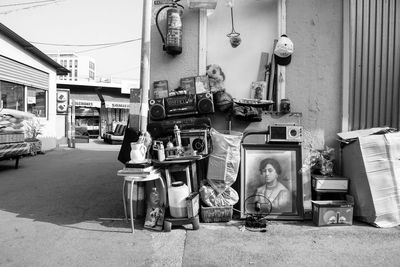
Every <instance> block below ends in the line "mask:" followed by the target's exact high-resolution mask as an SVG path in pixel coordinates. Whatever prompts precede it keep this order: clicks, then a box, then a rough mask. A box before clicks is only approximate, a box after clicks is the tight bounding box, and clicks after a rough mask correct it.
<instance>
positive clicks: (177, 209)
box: [168, 182, 189, 218]
mask: <svg viewBox="0 0 400 267" xmlns="http://www.w3.org/2000/svg"><path fill="white" fill-rule="evenodd" d="M188 196H189V187H188V186H187V185H186V184H184V183H183V182H173V183H172V184H171V186H170V187H169V188H168V201H169V211H170V214H171V216H172V217H175V218H183V217H187V204H186V198H187V197H188Z"/></svg>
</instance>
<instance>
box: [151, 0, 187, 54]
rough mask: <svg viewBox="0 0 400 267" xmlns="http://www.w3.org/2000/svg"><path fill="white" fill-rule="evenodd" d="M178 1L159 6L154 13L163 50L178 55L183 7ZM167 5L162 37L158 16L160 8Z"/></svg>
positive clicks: (180, 47) (180, 50) (179, 51)
mask: <svg viewBox="0 0 400 267" xmlns="http://www.w3.org/2000/svg"><path fill="white" fill-rule="evenodd" d="M179 1H180V0H175V1H174V2H173V3H171V4H167V5H165V6H163V7H161V8H160V9H159V10H158V12H157V15H156V26H157V29H158V32H159V33H160V36H161V39H162V42H163V50H164V51H165V52H167V53H168V54H171V55H178V54H180V53H182V13H183V8H184V7H183V6H182V5H180V4H178V3H177V2H179ZM168 7H169V9H168V10H167V33H166V36H165V38H164V35H163V33H162V32H161V30H160V26H159V25H158V16H159V15H160V13H161V11H162V10H164V9H165V8H168Z"/></svg>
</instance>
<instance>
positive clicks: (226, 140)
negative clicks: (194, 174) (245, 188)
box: [207, 128, 243, 194]
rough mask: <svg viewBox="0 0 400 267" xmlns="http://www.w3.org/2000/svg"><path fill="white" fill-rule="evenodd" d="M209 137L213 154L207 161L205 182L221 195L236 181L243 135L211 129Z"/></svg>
mask: <svg viewBox="0 0 400 267" xmlns="http://www.w3.org/2000/svg"><path fill="white" fill-rule="evenodd" d="M210 135H211V140H212V144H213V152H212V153H211V154H210V157H209V160H208V170H207V181H208V183H209V184H210V186H211V187H212V188H213V189H215V190H216V191H217V193H218V194H221V193H223V192H224V191H225V190H226V189H227V188H229V187H230V186H231V185H232V184H233V183H234V182H235V181H236V178H237V175H238V172H239V165H240V143H241V140H242V135H243V134H242V133H240V134H236V135H234V134H222V133H219V132H218V131H216V130H215V129H213V128H212V129H211V131H210Z"/></svg>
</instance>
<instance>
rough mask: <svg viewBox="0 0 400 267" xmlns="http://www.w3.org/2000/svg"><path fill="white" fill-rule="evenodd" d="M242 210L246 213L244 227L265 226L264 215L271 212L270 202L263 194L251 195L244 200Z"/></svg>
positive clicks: (258, 227)
mask: <svg viewBox="0 0 400 267" xmlns="http://www.w3.org/2000/svg"><path fill="white" fill-rule="evenodd" d="M244 210H245V213H246V227H249V228H257V229H260V228H266V227H267V219H266V217H267V215H269V214H270V213H271V210H272V203H271V201H269V199H268V198H266V197H265V196H263V195H252V196H249V197H247V198H246V200H245V201H244Z"/></svg>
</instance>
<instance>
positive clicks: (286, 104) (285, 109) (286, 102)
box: [281, 98, 290, 113]
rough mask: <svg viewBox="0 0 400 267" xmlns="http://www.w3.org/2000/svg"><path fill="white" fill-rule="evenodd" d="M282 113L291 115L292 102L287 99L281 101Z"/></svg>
mask: <svg viewBox="0 0 400 267" xmlns="http://www.w3.org/2000/svg"><path fill="white" fill-rule="evenodd" d="M281 112H282V113H290V100H289V99H287V98H284V99H281Z"/></svg>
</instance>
